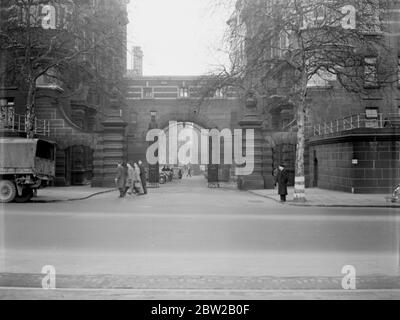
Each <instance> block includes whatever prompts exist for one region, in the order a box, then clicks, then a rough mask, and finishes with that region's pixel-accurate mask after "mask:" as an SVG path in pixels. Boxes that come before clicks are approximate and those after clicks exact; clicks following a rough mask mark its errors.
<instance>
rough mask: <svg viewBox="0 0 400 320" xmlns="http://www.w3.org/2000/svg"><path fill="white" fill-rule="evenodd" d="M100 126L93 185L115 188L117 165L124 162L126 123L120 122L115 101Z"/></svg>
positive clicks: (119, 112)
mask: <svg viewBox="0 0 400 320" xmlns="http://www.w3.org/2000/svg"><path fill="white" fill-rule="evenodd" d="M101 124H102V126H103V134H102V139H101V140H100V141H101V147H100V146H98V149H97V153H96V155H95V156H96V161H98V162H96V164H97V167H96V169H95V170H96V174H97V177H96V179H95V182H94V184H93V185H94V186H100V185H101V187H105V188H112V187H115V175H116V172H117V164H118V163H120V162H122V161H125V160H126V154H125V151H126V139H125V127H126V126H127V123H126V122H124V121H123V120H122V117H121V111H120V109H119V107H118V106H117V105H116V102H115V101H113V102H112V107H111V112H110V115H109V116H108V117H107V119H106V120H105V121H104V122H102V123H101ZM100 166H102V170H101V169H100ZM101 171H102V174H101ZM100 181H101V183H100Z"/></svg>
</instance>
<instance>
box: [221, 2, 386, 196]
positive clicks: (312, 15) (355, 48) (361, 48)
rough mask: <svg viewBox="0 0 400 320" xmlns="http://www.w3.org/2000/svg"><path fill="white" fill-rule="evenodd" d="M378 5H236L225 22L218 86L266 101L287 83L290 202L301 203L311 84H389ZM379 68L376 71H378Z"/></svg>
mask: <svg viewBox="0 0 400 320" xmlns="http://www.w3.org/2000/svg"><path fill="white" fill-rule="evenodd" d="M388 5H389V1H382V0H238V1H237V3H236V8H235V12H234V13H233V15H232V18H231V20H230V21H229V32H228V35H227V42H228V45H229V47H230V62H231V63H230V66H229V67H223V68H222V70H223V71H222V72H221V71H218V72H217V73H216V74H217V76H216V78H218V83H219V84H221V85H223V84H224V83H229V82H231V83H232V82H234V83H237V84H240V86H241V87H242V88H246V89H249V88H252V89H255V90H256V91H257V92H258V93H259V95H261V96H268V90H269V89H271V87H279V86H280V85H281V83H282V79H283V78H284V79H285V82H286V83H285V85H284V87H285V88H287V90H286V92H285V93H284V95H285V96H286V98H287V100H288V101H289V102H291V104H292V105H294V106H295V109H296V111H297V112H296V119H295V120H296V123H297V155H296V168H295V169H296V170H295V171H296V184H295V200H297V201H305V200H306V197H305V172H304V153H305V139H306V137H305V126H306V113H307V111H308V110H307V109H308V105H307V99H306V98H307V94H308V92H309V84H310V82H311V81H316V80H318V81H338V82H339V83H340V84H341V85H342V86H343V87H344V88H345V89H346V90H349V91H352V92H358V93H360V92H364V89H365V87H366V86H367V87H368V86H375V85H378V83H380V84H381V83H384V82H392V81H393V79H394V74H393V69H390V68H387V67H385V66H387V65H393V64H391V62H390V61H389V59H390V55H389V54H388V47H387V46H386V43H385V30H384V27H383V26H382V24H381V18H382V17H383V15H384V14H385V12H386V11H385V10H386V9H387V7H388ZM378 70H379V72H378Z"/></svg>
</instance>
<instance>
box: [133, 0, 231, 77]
mask: <svg viewBox="0 0 400 320" xmlns="http://www.w3.org/2000/svg"><path fill="white" fill-rule="evenodd" d="M220 1H221V0H130V4H129V6H128V11H129V21H130V24H129V26H128V48H129V54H128V66H129V68H130V67H131V51H132V46H133V45H135V46H141V47H142V50H143V52H144V62H143V73H144V75H149V76H150V75H200V74H204V73H207V72H209V71H212V70H213V69H215V66H217V65H221V64H224V63H226V62H227V55H226V53H224V50H223V48H224V46H223V36H224V33H225V31H226V27H227V25H226V21H227V20H228V19H229V17H230V15H231V13H232V6H231V4H225V5H217V3H218V2H220ZM224 1H227V0H224ZM228 2H230V1H229V0H228Z"/></svg>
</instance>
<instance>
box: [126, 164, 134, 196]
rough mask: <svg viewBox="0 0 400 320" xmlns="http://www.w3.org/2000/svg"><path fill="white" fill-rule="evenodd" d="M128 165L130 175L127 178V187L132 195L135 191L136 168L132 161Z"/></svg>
mask: <svg viewBox="0 0 400 320" xmlns="http://www.w3.org/2000/svg"><path fill="white" fill-rule="evenodd" d="M127 167H128V177H127V180H126V187H127V188H128V192H127V193H128V194H129V195H132V194H133V193H135V190H134V186H135V184H134V178H135V169H134V168H133V167H132V165H131V164H130V163H128V164H127Z"/></svg>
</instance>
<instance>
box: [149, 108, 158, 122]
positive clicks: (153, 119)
mask: <svg viewBox="0 0 400 320" xmlns="http://www.w3.org/2000/svg"><path fill="white" fill-rule="evenodd" d="M156 118H157V111H151V112H150V120H151V121H152V122H154V121H156Z"/></svg>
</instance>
